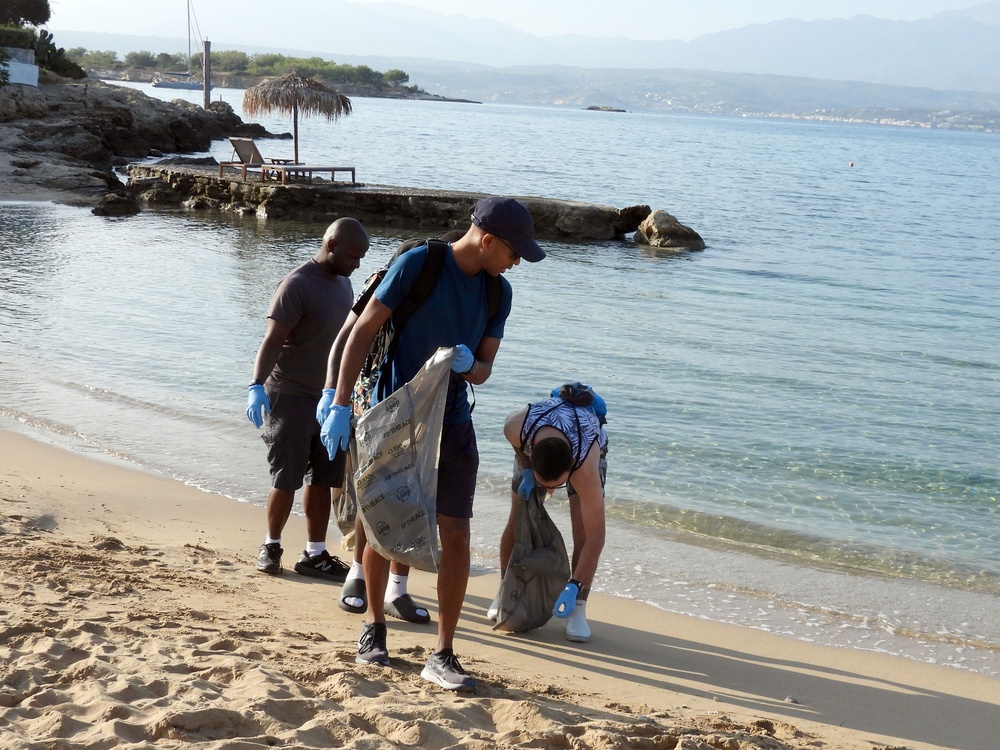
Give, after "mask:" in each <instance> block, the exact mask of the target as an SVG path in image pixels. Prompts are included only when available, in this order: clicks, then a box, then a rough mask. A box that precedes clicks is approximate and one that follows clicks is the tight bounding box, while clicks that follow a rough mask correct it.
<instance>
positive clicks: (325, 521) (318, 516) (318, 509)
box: [285, 484, 333, 542]
mask: <svg viewBox="0 0 1000 750" xmlns="http://www.w3.org/2000/svg"><path fill="white" fill-rule="evenodd" d="M332 507H333V493H332V491H331V489H330V488H329V487H316V486H313V485H311V484H307V485H306V488H305V491H304V492H303V493H302V510H303V511H304V512H305V514H306V538H307V539H308V540H309V541H310V542H325V541H326V530H327V527H328V526H329V525H330V509H331V508H332ZM289 509H290V506H289ZM285 518H286V519H287V518H288V516H287V514H286V516H285Z"/></svg>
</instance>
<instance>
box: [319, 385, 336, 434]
mask: <svg viewBox="0 0 1000 750" xmlns="http://www.w3.org/2000/svg"><path fill="white" fill-rule="evenodd" d="M331 406H333V388H324V389H323V395H322V396H320V398H319V403H318V404H316V421H317V422H319V423H320V426H322V425H323V423H324V422H325V421H326V418H327V417H329V416H330V407H331Z"/></svg>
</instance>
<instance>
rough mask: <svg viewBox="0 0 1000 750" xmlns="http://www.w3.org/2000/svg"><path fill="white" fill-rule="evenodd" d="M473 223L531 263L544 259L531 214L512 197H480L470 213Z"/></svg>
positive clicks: (543, 252)
mask: <svg viewBox="0 0 1000 750" xmlns="http://www.w3.org/2000/svg"><path fill="white" fill-rule="evenodd" d="M472 223H473V224H475V225H476V226H477V227H479V228H480V229H482V230H483V231H484V232H487V233H489V234H492V235H496V236H497V237H499V238H500V239H501V240H503V241H504V242H506V243H507V244H508V245H510V247H511V249H512V250H513V251H514V252H515V253H517V254H518V256H520V257H521V258H524V259H525V260H526V261H529V262H530V263H537V262H538V261H540V260H541V259H542V258H544V257H545V251H544V250H542V248H540V247H539V246H538V243H537V242H535V222H534V221H532V219H531V214H530V213H528V209H526V208H525V207H524V206H523V205H521V204H520V203H518V202H517V201H516V200H514V199H513V198H504V197H502V196H498V195H493V196H490V197H489V198H483V199H482V200H481V201H479V202H478V203H476V207H475V208H474V209H473V210H472Z"/></svg>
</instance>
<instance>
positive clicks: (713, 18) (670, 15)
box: [49, 0, 982, 48]
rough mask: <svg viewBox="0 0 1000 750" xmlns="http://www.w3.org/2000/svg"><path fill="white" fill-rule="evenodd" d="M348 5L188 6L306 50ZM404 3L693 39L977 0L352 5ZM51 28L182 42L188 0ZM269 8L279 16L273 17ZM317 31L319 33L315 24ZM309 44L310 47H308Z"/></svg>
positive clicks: (78, 9)
mask: <svg viewBox="0 0 1000 750" xmlns="http://www.w3.org/2000/svg"><path fill="white" fill-rule="evenodd" d="M344 1H345V0H281V2H278V3H275V2H273V0H194V3H193V7H194V10H195V17H196V18H197V21H198V27H199V28H200V30H201V36H202V37H203V38H208V39H212V40H215V41H218V42H230V43H234V44H248V45H260V46H268V47H292V48H302V47H303V41H305V40H306V39H308V40H309V41H310V42H313V43H314V41H315V39H316V38H317V37H318V36H319V35H321V34H322V32H323V29H322V28H321V27H322V25H327V24H328V25H329V26H330V33H331V34H333V33H334V30H335V26H336V12H337V8H338V6H341V5H342V2H344ZM351 2H352V4H358V5H369V4H374V3H380V4H382V5H387V4H395V5H405V6H410V7H411V8H422V9H425V10H432V11H436V12H439V13H445V14H449V15H450V14H461V15H465V16H467V17H469V18H488V19H493V20H496V21H500V22H503V23H506V24H509V25H511V26H514V27H515V28H518V29H520V30H522V31H527V32H529V33H532V34H537V35H539V36H554V35H558V34H581V35H584V36H592V37H602V36H603V37H608V36H625V37H630V38H633V39H683V40H690V39H694V38H695V37H697V36H700V35H702V34H706V33H709V32H713V31H723V30H726V29H732V28H738V27H740V26H746V25H747V24H751V23H767V22H768V21H774V20H777V19H782V18H798V19H801V20H806V21H810V20H815V19H821V18H849V17H851V16H853V15H856V14H859V13H860V14H866V15H871V16H875V17H877V18H887V19H892V20H906V21H913V20H916V19H919V18H926V17H928V16H930V15H933V14H934V13H938V12H940V11H944V10H956V9H960V8H968V7H973V6H975V5H978V4H980V3H981V2H982V0H400V1H399V2H397V3H386V2H385V0H351ZM50 6H51V8H52V19H51V21H50V23H49V28H52V29H63V30H67V31H103V32H108V33H113V34H135V35H142V36H165V37H184V36H186V21H185V20H184V19H185V0H50ZM274 8H278V9H280V11H281V14H280V17H281V18H284V19H289V20H288V21H287V22H283V21H280V20H276V17H275V12H274ZM317 25H319V26H320V27H319V28H318V27H317ZM306 46H309V45H306Z"/></svg>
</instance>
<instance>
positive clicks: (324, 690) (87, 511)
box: [0, 432, 1000, 750]
mask: <svg viewBox="0 0 1000 750" xmlns="http://www.w3.org/2000/svg"><path fill="white" fill-rule="evenodd" d="M0 462H2V467H3V468H2V473H0V535H2V544H0V594H2V599H0V623H2V625H0V658H2V661H3V666H2V667H0V736H2V738H3V741H2V742H0V745H2V746H3V747H4V748H5V749H7V748H9V749H11V750H13V749H14V748H43V747H44V748H84V747H86V748H116V747H151V746H156V747H178V748H179V747H185V748H231V749H235V748H254V747H296V748H313V747H315V748H320V747H347V748H383V747H384V748H390V747H420V748H434V749H437V748H449V747H463V748H494V747H503V748H518V747H525V748H527V747H532V748H538V747H551V748H720V749H722V748H726V749H727V750H738V749H742V748H794V749H796V750H800V749H801V750H804V749H805V748H843V749H845V750H860V749H861V748H867V749H869V750H870V748H911V749H912V750H919V749H921V748H953V749H956V750H990V749H992V748H995V747H996V742H997V739H996V732H997V730H998V729H1000V718H998V717H1000V681H997V680H993V679H990V678H988V677H983V676H979V675H975V674H969V673H965V672H962V671H959V670H955V669H947V668H944V667H938V666H933V665H927V664H922V663H918V662H914V661H910V660H906V659H901V658H898V657H888V656H883V655H880V654H875V653H866V652H860V651H850V650H846V649H836V648H829V647H820V646H814V645H811V644H808V643H803V642H798V641H793V640H789V639H785V638H781V637H778V636H773V635H769V634H764V633H760V632H757V631H754V630H750V629H744V628H737V627H732V626H727V625H720V624H715V623H711V622H706V621H703V620H697V619H694V618H689V617H683V616H678V615H672V614H669V613H665V612H662V611H659V610H657V609H654V608H652V607H648V606H646V605H643V604H640V603H637V602H634V601H627V600H621V599H617V598H608V597H597V596H595V597H594V599H593V600H592V602H591V606H590V609H589V614H590V619H591V626H592V628H593V630H594V638H593V640H592V641H591V642H590V643H588V644H583V645H580V644H571V643H569V642H567V641H566V640H565V639H564V637H563V633H562V630H561V628H560V627H559V624H557V623H556V622H555V621H550V622H549V623H548V624H547V625H546V626H544V627H543V628H541V629H539V630H537V631H534V632H532V633H529V634H525V635H504V634H499V633H494V632H493V631H492V629H491V625H492V623H490V622H489V621H488V620H487V619H486V618H485V608H486V606H487V605H488V603H489V601H490V599H491V598H492V594H493V592H494V586H495V584H496V580H495V576H494V575H482V574H481V575H474V576H473V578H472V580H471V582H470V587H469V592H468V595H467V597H466V604H465V610H464V613H463V619H462V621H461V623H460V625H459V631H458V638H457V645H456V650H457V652H458V654H459V656H460V657H461V659H462V662H463V665H464V666H465V667H466V669H467V670H468V671H469V672H470V673H472V674H473V675H474V676H475V677H476V678H477V679H478V681H479V686H478V690H477V692H476V693H475V694H455V693H449V692H447V691H445V690H442V689H440V688H438V687H436V686H434V685H431V684H429V683H427V682H425V681H424V680H422V679H421V678H420V676H419V673H420V670H421V668H422V666H423V664H424V662H425V661H426V658H427V656H428V654H429V649H430V648H431V647H432V646H433V643H434V632H433V625H431V626H418V625H412V624H408V623H403V622H400V621H396V620H392V621H390V623H389V648H390V652H391V654H392V658H393V663H392V666H391V668H388V669H383V668H379V667H373V666H360V665H357V664H355V663H354V654H355V642H356V639H357V635H358V631H359V628H360V623H361V619H360V616H357V615H351V614H348V613H346V612H343V611H341V610H340V609H339V608H338V607H337V606H336V601H337V596H338V592H339V586H337V585H336V584H328V583H323V582H317V581H314V580H310V579H306V578H303V577H301V576H298V575H296V574H295V573H293V572H291V571H290V570H288V569H286V571H285V573H284V574H283V575H281V576H277V577H270V576H266V575H262V574H259V573H257V572H256V571H255V570H254V568H253V559H254V555H255V553H256V549H257V547H258V545H259V544H260V539H261V535H262V533H263V531H262V529H263V522H264V517H263V516H264V511H263V509H262V508H258V507H254V506H251V505H248V504H242V503H238V502H236V501H233V500H230V499H227V498H225V497H221V496H216V495H211V494H208V493H205V492H202V491H199V490H196V489H193V488H190V487H187V486H185V485H183V484H180V483H178V482H175V481H172V480H169V479H166V478H162V477H158V476H154V475H151V474H148V473H144V472H141V471H137V470H133V469H132V468H130V467H128V466H126V465H121V464H117V463H112V462H110V461H107V460H104V459H98V458H90V457H85V456H81V455H77V454H74V453H71V452H68V451H65V450H63V449H61V448H58V447H55V446H52V445H49V444H45V443H41V442H38V441H35V440H33V439H31V438H29V437H26V436H24V435H20V434H15V433H11V432H0ZM284 536H285V546H286V550H287V553H286V557H293V556H294V554H295V546H296V544H297V543H298V540H302V539H304V524H303V519H302V518H301V517H298V516H295V517H293V518H292V520H291V522H290V523H289V526H288V528H287V529H286V532H285V535H284ZM331 546H332V548H333V549H334V551H337V552H339V553H340V554H341V556H342V557H346V556H347V553H346V552H343V551H342V550H340V549H339V535H338V533H337V532H336V531H335V530H333V531H331ZM410 590H411V592H412V593H413V594H414V596H415V597H417V598H418V599H420V600H421V601H422V602H425V603H427V604H428V605H429V607H430V610H431V613H432V617H435V619H436V610H435V606H434V578H433V576H432V575H430V574H427V573H423V572H420V571H414V574H413V576H412V577H411V586H410Z"/></svg>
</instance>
